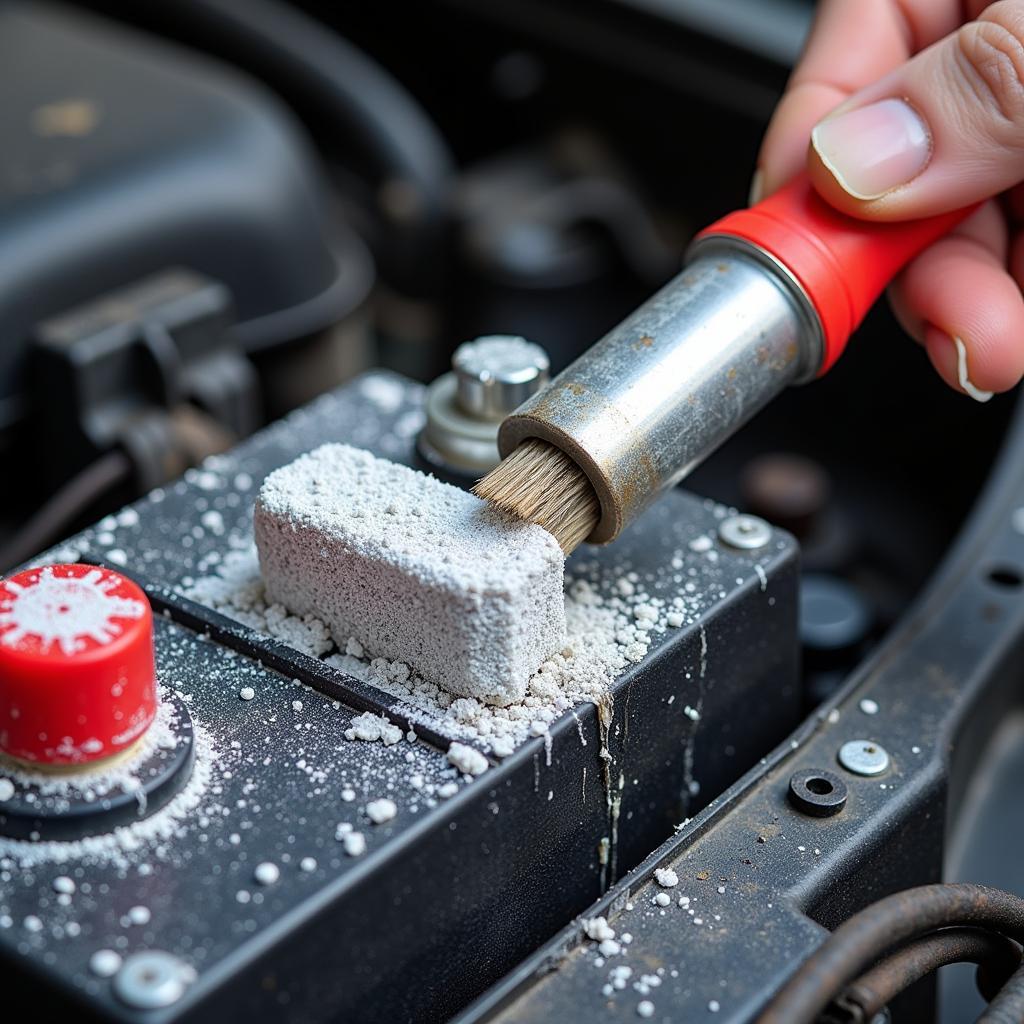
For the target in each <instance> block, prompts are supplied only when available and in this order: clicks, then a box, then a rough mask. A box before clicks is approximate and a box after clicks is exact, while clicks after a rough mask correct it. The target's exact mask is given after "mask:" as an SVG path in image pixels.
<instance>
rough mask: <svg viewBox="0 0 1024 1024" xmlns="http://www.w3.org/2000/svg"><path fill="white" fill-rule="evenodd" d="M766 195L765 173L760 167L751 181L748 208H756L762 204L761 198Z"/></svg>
mask: <svg viewBox="0 0 1024 1024" xmlns="http://www.w3.org/2000/svg"><path fill="white" fill-rule="evenodd" d="M763 195H764V171H762V170H761V168H760V167H758V169H757V170H756V171H754V176H753V177H752V178H751V179H750V192H749V194H748V195H747V206H756V205H757V204H758V203H759V202H761V197H762V196H763Z"/></svg>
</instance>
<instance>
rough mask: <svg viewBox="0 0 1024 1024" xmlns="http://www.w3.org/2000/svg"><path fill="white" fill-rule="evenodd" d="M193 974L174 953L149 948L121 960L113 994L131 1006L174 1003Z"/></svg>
mask: <svg viewBox="0 0 1024 1024" xmlns="http://www.w3.org/2000/svg"><path fill="white" fill-rule="evenodd" d="M194 977H195V972H194V971H193V970H192V968H191V967H189V966H188V964H186V963H184V962H183V961H181V960H179V959H178V958H177V957H176V956H172V955H171V954H170V953H164V952H163V951H162V950H159V949H151V950H148V951H147V952H144V953H135V954H133V955H132V956H130V957H128V959H127V960H125V962H124V965H123V966H122V967H121V969H120V970H119V971H118V972H117V975H116V977H115V978H114V994H115V995H116V996H117V998H118V999H120V1000H121V1002H122V1003H124V1004H125V1005H126V1006H130V1007H132V1008H133V1009H135V1010H158V1009H160V1008H161V1007H164V1006H172V1005H173V1004H174V1003H176V1002H177V1001H178V1000H179V999H180V998H181V997H182V996H183V995H184V994H185V988H186V986H187V985H188V983H189V982H190V981H192V980H193V979H194Z"/></svg>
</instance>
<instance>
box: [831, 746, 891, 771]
mask: <svg viewBox="0 0 1024 1024" xmlns="http://www.w3.org/2000/svg"><path fill="white" fill-rule="evenodd" d="M837 757H838V759H839V763H840V764H841V765H842V766H843V767H844V768H845V769H846V770H847V771H848V772H853V774H854V775H881V774H882V772H884V771H886V770H887V769H888V767H889V754H888V751H886V749H885V747H882V746H880V745H879V744H878V743H875V742H873V741H872V740H850V741H849V742H848V743H844V744H843V745H842V746H841V747H840V748H839V753H838V755H837Z"/></svg>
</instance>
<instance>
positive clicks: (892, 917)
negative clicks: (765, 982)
mask: <svg viewBox="0 0 1024 1024" xmlns="http://www.w3.org/2000/svg"><path fill="white" fill-rule="evenodd" d="M962 925H966V926H974V927H978V928H984V929H988V930H991V931H997V932H1000V933H1001V934H1003V935H1006V936H1008V937H1010V938H1012V939H1015V940H1017V941H1018V942H1020V941H1022V940H1024V900H1022V899H1021V898H1020V897H1018V896H1014V895H1013V894H1012V893H1008V892H1002V891H1000V890H999V889H989V888H987V887H986V886H983V885H966V884H955V885H924V886H921V887H919V888H916V889H908V890H906V891H905V892H900V893H896V894H895V895H893V896H889V897H887V898H886V899H884V900H879V901H878V902H877V903H873V904H872V905H871V906H869V907H867V908H865V909H864V910H862V911H861V912H860V913H859V914H854V916H853V917H851V918H850V919H849V920H848V921H846V922H845V923H844V924H842V925H840V926H839V928H837V929H836V930H835V932H833V933H832V935H831V936H829V938H828V939H826V940H825V942H824V943H823V944H822V946H821V947H820V948H819V949H818V950H816V951H815V952H814V953H812V954H811V956H810V957H808V958H807V960H805V961H804V963H803V964H802V965H801V966H800V967H799V968H798V969H797V971H796V973H795V974H794V975H793V977H792V978H790V979H789V981H788V982H786V984H785V985H783V987H782V989H781V990H780V991H779V992H778V994H777V995H776V996H775V998H774V999H772V1001H771V1002H770V1003H769V1004H768V1007H767V1008H766V1009H765V1010H764V1012H763V1013H762V1014H761V1016H760V1017H758V1024H812V1022H813V1021H814V1020H816V1019H817V1016H818V1014H819V1013H821V1011H822V1010H824V1009H825V1007H826V1006H828V1004H829V1002H830V1001H831V1000H832V999H833V998H835V996H836V995H837V994H838V993H839V992H840V991H842V990H843V989H844V988H845V987H846V985H847V984H849V982H850V981H852V980H853V979H854V978H856V977H858V976H859V975H860V974H861V973H862V972H863V971H864V970H865V969H866V968H868V967H869V966H870V965H871V964H873V963H875V962H876V961H877V960H878V958H879V957H880V956H881V955H882V954H883V953H885V951H886V950H889V949H892V948H893V947H894V946H896V945H898V944H899V943H901V942H905V941H907V940H909V939H913V938H916V937H918V936H920V935H923V934H926V933H928V932H931V931H934V930H935V929H937V928H946V927H956V926H962Z"/></svg>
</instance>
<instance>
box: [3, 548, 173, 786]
mask: <svg viewBox="0 0 1024 1024" xmlns="http://www.w3.org/2000/svg"><path fill="white" fill-rule="evenodd" d="M156 704H157V700H156V669H155V663H154V655H153V613H152V611H151V609H150V606H149V601H148V600H147V599H146V595H145V594H144V593H143V592H142V590H141V589H140V588H139V587H138V586H137V585H136V584H135V583H133V582H132V581H131V580H129V579H127V578H125V577H124V576H122V575H120V574H119V573H116V572H113V571H112V570H110V569H104V568H99V567H97V566H93V565H48V566H44V567H41V568H36V569H28V570H26V571H24V572H20V573H18V574H17V575H15V576H12V577H10V578H9V579H6V580H3V581H0V753H2V754H4V755H6V756H7V757H9V758H13V759H15V760H17V761H20V762H23V763H27V764H28V765H30V766H35V767H39V768H44V767H50V768H59V767H66V768H71V767H74V766H85V765H90V764H93V763H94V762H97V761H101V760H103V759H106V758H109V757H112V756H114V755H116V754H119V753H121V752H122V751H124V750H127V749H128V748H129V747H131V746H132V745H133V744H134V743H135V742H136V741H137V740H138V739H139V738H140V737H141V736H142V734H143V733H144V732H145V731H146V729H148V728H149V726H150V725H151V723H152V721H153V718H154V716H155V715H156Z"/></svg>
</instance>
